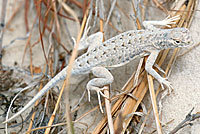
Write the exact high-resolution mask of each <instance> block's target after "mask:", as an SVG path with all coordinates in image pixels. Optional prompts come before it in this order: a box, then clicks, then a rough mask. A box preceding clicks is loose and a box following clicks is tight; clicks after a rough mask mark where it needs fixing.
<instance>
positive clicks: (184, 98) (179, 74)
mask: <svg viewBox="0 0 200 134" xmlns="http://www.w3.org/2000/svg"><path fill="white" fill-rule="evenodd" d="M126 2H127V1H126ZM126 2H124V3H123V2H119V3H120V5H121V6H122V7H121V8H123V7H125V8H124V10H125V12H127V13H128V14H129V11H130V9H131V6H130V5H129V6H127V4H126ZM0 5H1V2H0ZM14 7H16V5H14V4H13V1H11V2H10V3H9V4H8V7H7V16H6V17H7V18H6V19H8V18H9V17H10V16H11V14H12V11H13V9H14ZM197 9H200V5H198V7H197ZM150 10H153V9H150ZM154 10H155V12H152V13H149V16H150V17H149V18H153V19H157V18H158V20H160V18H164V17H163V14H162V15H161V11H160V10H158V9H155V8H154ZM23 12H24V10H21V11H20V12H19V13H18V14H17V16H16V17H15V18H14V20H13V21H12V23H11V24H10V26H9V28H8V30H6V31H5V35H4V40H3V44H4V45H6V44H9V43H10V41H11V40H13V39H15V38H17V37H25V35H26V34H25V27H24V18H23V16H24V14H23ZM113 14H114V16H115V17H119V20H118V21H116V23H117V25H118V28H119V29H120V30H121V31H126V30H129V29H134V25H133V24H130V23H131V21H132V20H127V18H126V17H125V16H123V15H122V16H117V11H114V13H113ZM152 14H154V15H155V14H156V15H155V16H157V17H155V16H154V17H152V16H153V15H152ZM160 16H162V17H160ZM34 17H35V15H34V14H33V17H32V18H31V17H30V21H32V20H33V18H34ZM124 18H126V19H124ZM199 21H200V12H199V11H195V16H194V20H193V22H192V24H191V28H190V30H191V33H192V36H193V38H194V41H195V44H196V43H198V42H199V38H198V36H199V27H200V23H199ZM71 26H73V23H71ZM71 31H73V32H72V35H75V32H74V31H75V30H71ZM34 33H35V34H33V38H32V41H34V40H37V39H38V36H39V35H38V31H37V29H35V30H34ZM115 34H116V32H113V31H112V32H111V31H110V29H107V32H106V37H107V38H109V37H112V36H113V35H115ZM46 43H48V41H47V42H46ZM25 44H26V40H20V41H15V42H14V44H13V45H12V46H11V47H9V48H6V49H5V51H4V55H3V62H2V63H3V65H6V66H14V64H15V62H17V63H18V66H19V67H21V68H25V69H27V67H28V66H29V54H26V56H25V60H24V63H23V64H21V63H22V57H23V52H24V49H25ZM46 48H47V46H46ZM185 50H186V49H183V50H181V52H184V51H185ZM198 50H200V47H196V48H194V49H193V50H192V51H190V52H189V53H187V54H185V55H183V56H180V57H178V58H177V60H176V62H175V64H174V66H173V69H172V72H171V75H170V77H169V81H170V82H172V85H173V87H174V91H173V93H172V94H171V95H170V96H167V97H166V98H165V99H164V100H163V109H162V115H161V120H162V122H163V123H167V122H169V121H171V120H173V121H172V122H171V123H170V124H168V125H167V127H164V130H163V131H164V133H167V132H169V131H170V130H172V129H173V128H174V127H175V126H176V125H177V124H178V123H180V122H181V121H182V120H183V119H184V118H185V116H186V115H187V114H188V113H189V111H190V110H191V109H192V108H193V107H194V111H193V113H196V112H199V109H200V82H199V80H200V73H199V72H200V59H199V56H200V53H199V51H198ZM32 56H33V57H34V58H33V65H34V66H41V67H42V66H43V65H44V63H45V59H44V56H43V53H42V49H41V46H40V45H37V46H36V47H34V49H33V55H32ZM137 62H138V61H135V62H133V63H130V64H129V65H128V66H126V67H121V68H118V69H115V70H113V71H112V73H113V75H114V78H115V82H114V84H113V87H112V88H114V89H120V88H121V87H122V85H123V84H124V83H125V82H126V80H127V79H128V78H129V76H130V75H131V73H132V72H133V71H134V70H135V68H136V65H137ZM133 64H135V65H134V67H133ZM127 70H128V71H127ZM122 72H123V73H122ZM30 79H31V78H30ZM80 79H85V77H79V78H73V79H72V87H71V88H72V89H76V88H77V85H76V84H75V83H77V81H78V82H79V81H80ZM88 80H89V78H88V77H87V80H86V81H84V82H83V83H81V84H80V86H79V87H78V89H76V90H72V91H71V98H70V99H71V100H70V101H71V102H72V104H73V103H75V102H76V101H77V100H78V99H79V98H80V97H81V95H82V93H83V92H84V87H85V85H86V82H87V81H88ZM6 93H8V92H6ZM147 95H148V94H147ZM84 100H85V101H87V98H86V96H85V99H84ZM146 100H148V96H147V99H146ZM146 103H148V102H146ZM87 104H88V102H87ZM89 104H91V105H87V106H86V107H84V108H83V111H87V109H89V108H92V107H93V106H96V105H97V104H98V102H97V99H96V94H95V93H92V103H89ZM83 111H81V112H83ZM81 112H80V113H81ZM78 114H79V112H78ZM93 115H95V113H93V114H92V115H91V116H89V117H87V119H85V120H84V121H90V120H91V119H92V117H93ZM3 120H4V119H3V118H1V117H0V122H1V121H3ZM150 120H154V117H153V116H152V117H150ZM1 127H2V125H1ZM24 127H25V128H26V126H24ZM79 127H80V126H79ZM154 127H155V126H154ZM82 128H84V126H82V127H80V130H81V129H82ZM14 131H15V130H14V129H11V130H9V132H14ZM77 131H78V130H77ZM199 132H200V122H199V120H197V121H195V122H194V124H193V125H192V126H188V127H185V128H184V129H182V130H180V131H179V132H178V134H198V133H199ZM0 133H2V134H3V133H4V132H3V130H0ZM21 133H23V132H21Z"/></svg>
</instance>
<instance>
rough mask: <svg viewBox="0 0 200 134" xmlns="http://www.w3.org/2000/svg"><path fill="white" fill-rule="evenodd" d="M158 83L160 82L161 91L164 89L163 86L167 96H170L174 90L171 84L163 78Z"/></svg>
mask: <svg viewBox="0 0 200 134" xmlns="http://www.w3.org/2000/svg"><path fill="white" fill-rule="evenodd" d="M159 82H160V84H161V87H162V89H164V86H163V85H165V86H166V87H167V88H168V94H170V93H171V92H172V91H173V89H174V88H173V86H172V84H171V82H169V81H168V80H167V78H163V79H162V80H160V81H159Z"/></svg>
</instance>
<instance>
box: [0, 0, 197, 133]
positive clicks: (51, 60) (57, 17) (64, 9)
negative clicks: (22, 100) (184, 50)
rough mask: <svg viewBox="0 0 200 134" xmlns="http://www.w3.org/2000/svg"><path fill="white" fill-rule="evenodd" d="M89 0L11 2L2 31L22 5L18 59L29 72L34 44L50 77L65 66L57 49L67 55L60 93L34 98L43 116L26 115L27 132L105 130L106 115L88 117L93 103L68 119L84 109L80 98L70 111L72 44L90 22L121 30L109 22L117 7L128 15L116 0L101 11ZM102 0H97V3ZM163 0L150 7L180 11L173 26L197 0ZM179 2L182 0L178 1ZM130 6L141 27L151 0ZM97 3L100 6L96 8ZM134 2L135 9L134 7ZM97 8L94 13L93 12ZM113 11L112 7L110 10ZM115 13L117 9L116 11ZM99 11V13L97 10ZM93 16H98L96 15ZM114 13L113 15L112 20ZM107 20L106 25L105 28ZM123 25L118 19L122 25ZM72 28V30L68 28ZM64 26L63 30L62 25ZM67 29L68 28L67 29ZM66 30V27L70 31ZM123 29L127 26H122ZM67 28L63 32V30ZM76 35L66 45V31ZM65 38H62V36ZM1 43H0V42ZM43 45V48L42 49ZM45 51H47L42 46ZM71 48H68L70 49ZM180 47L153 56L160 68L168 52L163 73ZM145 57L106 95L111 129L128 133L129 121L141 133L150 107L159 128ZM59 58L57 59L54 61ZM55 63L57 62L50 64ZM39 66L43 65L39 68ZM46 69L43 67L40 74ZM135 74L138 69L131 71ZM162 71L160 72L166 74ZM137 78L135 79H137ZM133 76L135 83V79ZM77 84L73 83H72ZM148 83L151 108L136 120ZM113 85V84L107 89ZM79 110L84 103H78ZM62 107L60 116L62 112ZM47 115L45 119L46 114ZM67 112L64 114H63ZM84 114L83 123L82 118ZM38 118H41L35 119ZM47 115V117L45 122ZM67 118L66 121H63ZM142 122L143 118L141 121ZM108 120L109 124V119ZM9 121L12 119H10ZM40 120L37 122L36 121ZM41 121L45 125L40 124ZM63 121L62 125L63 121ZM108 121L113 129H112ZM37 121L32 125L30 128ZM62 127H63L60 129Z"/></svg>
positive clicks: (187, 19)
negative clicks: (24, 36)
mask: <svg viewBox="0 0 200 134" xmlns="http://www.w3.org/2000/svg"><path fill="white" fill-rule="evenodd" d="M91 1H92V0H83V2H80V1H78V0H68V1H67V2H64V1H62V0H58V1H52V0H48V1H46V0H40V1H37V0H34V1H23V2H16V3H17V7H16V8H15V10H14V11H13V13H12V15H11V17H10V18H9V19H8V21H7V23H6V26H5V29H4V31H5V30H8V28H9V25H11V22H12V21H13V18H15V16H16V15H17V14H19V12H20V10H21V8H22V7H23V10H24V24H25V25H24V29H25V31H26V33H29V35H28V38H27V39H26V44H25V46H24V48H25V49H24V52H23V53H24V54H23V58H22V64H23V62H24V58H27V57H26V56H27V55H29V58H30V59H29V62H30V63H29V70H30V73H31V75H32V76H34V75H35V73H34V72H35V71H36V70H35V69H34V64H33V59H34V58H35V57H33V56H32V55H33V49H34V47H35V46H37V45H40V46H41V51H42V52H43V56H44V58H45V67H46V68H44V70H48V74H49V75H50V76H51V77H53V76H55V75H56V72H58V71H59V70H61V69H62V68H63V66H64V65H65V66H66V63H65V61H64V60H63V61H61V62H59V61H58V59H59V57H61V58H60V59H64V58H63V56H62V53H60V54H57V53H56V52H58V50H60V49H61V50H62V51H63V53H65V55H70V56H71V58H70V60H69V63H68V67H69V68H68V70H67V74H68V75H67V77H66V80H65V81H64V84H63V86H62V88H61V90H60V93H59V95H58V97H57V96H56V97H53V96H54V95H55V94H54V93H52V92H48V93H47V94H48V95H46V99H45V98H44V99H42V100H43V101H42V100H41V101H42V102H40V101H39V100H38V101H37V102H36V103H35V106H34V107H38V108H41V107H39V105H40V106H41V105H42V104H43V103H44V104H43V105H44V108H45V109H43V110H44V111H43V114H44V115H43V116H42V115H40V114H42V113H40V112H39V111H40V110H38V111H35V112H33V114H32V116H31V120H29V127H28V128H27V133H31V132H33V133H36V132H37V131H38V130H40V129H43V131H42V132H43V133H45V134H48V133H59V132H62V131H63V133H66V131H68V133H76V132H77V131H78V130H77V128H76V127H74V126H77V124H81V125H84V126H85V127H86V129H83V130H81V132H83V133H88V131H90V132H91V133H93V134H97V133H106V131H107V129H108V125H107V124H108V121H107V116H104V117H103V118H101V120H99V121H98V122H97V121H96V118H100V116H98V117H95V116H92V115H93V113H94V111H97V109H98V107H95V108H93V109H88V110H87V112H85V110H82V111H81V114H79V117H78V118H77V119H75V120H72V114H74V113H76V112H78V111H79V109H81V108H83V107H84V106H85V105H84V102H81V103H80V104H79V107H77V108H76V109H75V110H74V111H73V112H72V111H71V109H70V106H71V102H70V98H72V97H73V95H71V94H70V93H71V92H70V82H69V81H70V72H71V69H72V65H73V62H74V60H75V58H76V56H77V55H78V52H77V49H78V44H79V40H80V38H81V36H82V34H83V32H84V29H87V28H88V26H87V25H88V24H89V26H93V25H94V23H96V27H95V28H94V27H92V28H91V31H90V34H92V33H95V32H96V31H101V32H103V33H106V32H107V33H109V32H108V31H109V30H110V31H115V32H117V34H118V33H119V31H121V30H120V29H119V28H118V27H117V25H116V24H115V22H114V21H117V19H118V18H117V15H116V14H117V13H118V12H120V13H121V14H123V15H124V16H125V17H124V18H126V19H127V20H128V19H130V17H129V16H130V15H129V13H127V12H126V10H125V9H124V8H123V7H121V5H120V2H116V3H109V2H106V1H105V2H104V4H108V5H107V6H105V7H104V8H105V10H103V8H102V7H101V4H100V3H99V4H98V5H96V4H95V2H94V3H93V4H92V5H91V3H90V2H91ZM100 1H101V0H99V2H100ZM168 2H170V1H167V2H166V3H160V2H159V1H157V0H153V3H154V4H153V6H155V8H158V9H160V10H159V11H160V12H164V13H165V14H166V13H167V14H170V15H172V16H176V15H180V17H181V19H180V20H179V21H177V25H174V26H173V27H189V25H190V23H191V21H192V16H193V12H194V10H195V7H196V1H195V0H190V1H189V2H188V3H182V4H177V5H176V6H174V7H173V9H168V8H166V6H165V5H168ZM179 3H181V0H180V1H179ZM31 4H32V5H33V7H34V9H33V11H31V10H30V5H31ZM112 4H113V5H114V7H115V8H114V9H113V11H111V10H109V7H111V5H112ZM130 4H131V6H132V12H133V13H134V16H135V22H136V26H137V29H141V21H142V20H141V18H145V16H144V15H145V14H146V12H147V11H148V10H147V8H148V6H149V5H151V4H152V3H148V1H147V0H144V1H143V3H135V2H134V1H132V2H130ZM97 6H98V7H100V8H97ZM91 7H92V8H93V11H92V12H91ZM136 7H138V8H136ZM97 11H98V12H97ZM114 11H115V12H114ZM30 12H31V13H34V14H35V18H34V17H33V18H31V19H30V17H32V16H30ZM116 12H117V13H116ZM96 13H98V14H96ZM90 14H91V15H92V18H91V20H89V23H88V24H87V21H88V20H87V19H88V18H89V17H88V16H89V15H90ZM108 14H111V15H113V14H114V15H113V17H112V18H110V19H107V18H106V17H105V16H108ZM95 16H96V17H97V18H95ZM113 18H114V19H113ZM69 21H72V22H73V23H74V25H71V27H69V25H66V24H65V23H66V22H69ZM106 22H108V25H106ZM105 25H106V27H104V26H105ZM122 25H123V24H122ZM70 28H71V29H70ZM35 29H38V32H37V34H38V35H39V36H38V39H33V36H34V34H35V32H34V31H35ZM63 29H64V30H63ZM66 29H68V30H66ZM69 29H70V30H69ZM72 30H74V31H75V33H76V34H73V33H70V32H69V31H72ZM127 30H128V29H127ZM66 31H68V32H66ZM72 34H73V35H75V37H76V43H75V44H76V45H75V47H74V49H73V48H72V44H71V45H70V43H72V42H70V39H71V35H72ZM106 35H107V34H104V37H105V38H106V39H107V38H108V37H106ZM66 36H67V37H68V41H67V42H64V41H66V40H65V38H66ZM44 40H45V41H47V42H48V41H49V42H48V43H44V42H45V41H44ZM63 40H64V41H63ZM0 45H1V44H0ZM47 48H48V49H47ZM47 50H48V51H47ZM71 51H72V52H71ZM178 51H179V49H175V50H173V52H172V55H168V54H169V50H165V51H163V52H161V53H160V55H159V58H158V59H157V64H158V66H159V67H160V66H161V65H162V64H163V62H164V60H165V59H166V57H167V56H170V59H169V60H167V61H168V62H167V63H166V64H167V66H166V69H165V73H166V76H168V75H169V74H170V70H171V67H172V65H173V63H174V62H175V60H176V57H177V53H178ZM146 59H147V57H145V58H144V60H141V64H140V67H138V70H137V72H136V73H133V75H132V76H131V77H130V78H129V80H128V81H127V82H126V84H125V85H123V87H122V89H121V91H123V93H122V94H120V95H114V96H112V98H111V99H110V100H107V99H105V101H107V102H106V107H107V113H108V114H109V109H110V108H109V105H110V104H109V103H110V102H111V104H112V108H111V113H110V114H109V115H110V116H112V118H109V126H110V129H111V130H112V131H115V133H116V134H117V133H127V132H128V131H129V132H135V130H134V129H133V128H132V127H131V125H132V124H135V125H138V124H140V126H141V127H140V130H139V133H142V131H143V128H144V127H145V122H146V120H148V116H149V114H150V111H151V110H152V109H153V111H154V114H155V121H156V126H157V131H158V133H160V134H161V133H162V125H161V123H160V119H159V114H158V108H157V102H156V100H157V98H156V97H157V95H158V94H159V92H160V88H158V89H157V90H156V93H155V92H154V90H155V89H154V87H155V86H154V84H153V78H152V77H151V76H150V75H148V74H147V73H146V72H145V70H144V65H145V61H146ZM58 62H59V63H58ZM55 64H56V66H57V67H55ZM59 64H62V66H59ZM40 68H42V67H40ZM44 73H45V71H44V72H43V74H44ZM134 74H137V75H136V76H135V75H134ZM166 76H164V77H166ZM136 79H137V80H136ZM136 81H138V82H137V83H134V82H136ZM43 85H44V82H42V81H41V83H40V87H39V89H41V88H42V87H43ZM77 85H78V83H77ZM148 87H150V95H151V100H152V104H153V107H152V106H150V107H149V108H148V110H147V113H146V114H145V117H144V120H141V116H139V115H138V112H144V109H143V108H142V106H141V105H142V104H141V102H142V100H143V99H144V97H145V95H146V93H147V91H148V89H149V88H148ZM64 89H65V93H66V94H65V97H66V98H65V100H64V102H65V105H64V103H63V102H62V96H63V92H64ZM110 90H112V89H110ZM104 93H105V94H106V95H107V96H110V93H109V92H107V90H106V91H105V92H104ZM102 106H104V103H102ZM83 109H84V108H83ZM63 112H65V115H66V116H64V114H62V113H63ZM45 116H46V117H48V118H45ZM88 116H91V117H90V118H93V121H92V122H94V123H91V122H90V123H88V122H87V118H88ZM65 117H66V118H65ZM84 119H86V120H85V122H84ZM40 120H41V122H40ZM46 120H48V121H46ZM66 121H67V123H65V122H66ZM142 121H143V122H142ZM112 122H113V124H112ZM11 124H12V123H11ZM35 124H40V125H35ZM41 124H45V125H41ZM65 125H67V126H65ZM112 125H113V128H112ZM35 126H36V128H35ZM65 128H67V130H65Z"/></svg>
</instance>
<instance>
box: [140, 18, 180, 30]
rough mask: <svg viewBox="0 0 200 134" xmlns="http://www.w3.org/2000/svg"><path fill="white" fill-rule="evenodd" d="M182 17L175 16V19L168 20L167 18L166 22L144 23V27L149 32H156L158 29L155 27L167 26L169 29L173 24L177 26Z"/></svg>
mask: <svg viewBox="0 0 200 134" xmlns="http://www.w3.org/2000/svg"><path fill="white" fill-rule="evenodd" d="M179 19H180V16H179V15H177V16H174V17H170V16H168V17H167V18H165V19H164V20H161V21H156V20H153V21H143V23H142V24H143V26H144V27H145V29H149V30H156V29H158V28H156V27H155V25H159V26H167V27H171V26H170V25H171V24H176V22H175V21H176V20H179Z"/></svg>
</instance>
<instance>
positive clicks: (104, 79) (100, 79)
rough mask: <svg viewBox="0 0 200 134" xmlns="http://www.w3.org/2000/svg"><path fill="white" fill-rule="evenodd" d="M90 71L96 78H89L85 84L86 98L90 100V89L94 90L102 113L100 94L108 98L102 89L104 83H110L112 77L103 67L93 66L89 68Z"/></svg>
mask: <svg viewBox="0 0 200 134" xmlns="http://www.w3.org/2000/svg"><path fill="white" fill-rule="evenodd" d="M91 71H92V73H93V75H94V76H96V77H97V78H94V79H92V80H90V81H89V82H88V84H87V90H88V99H89V101H90V90H94V91H96V92H97V96H98V102H99V107H100V110H101V112H102V113H103V109H102V106H101V98H100V95H102V96H103V97H105V98H107V99H109V97H107V96H106V95H104V94H103V93H102V91H103V90H104V89H105V88H103V87H104V86H105V85H110V84H111V83H112V82H113V80H114V79H113V76H112V74H111V73H110V72H109V71H108V70H107V69H106V68H104V67H94V68H92V69H91Z"/></svg>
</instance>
